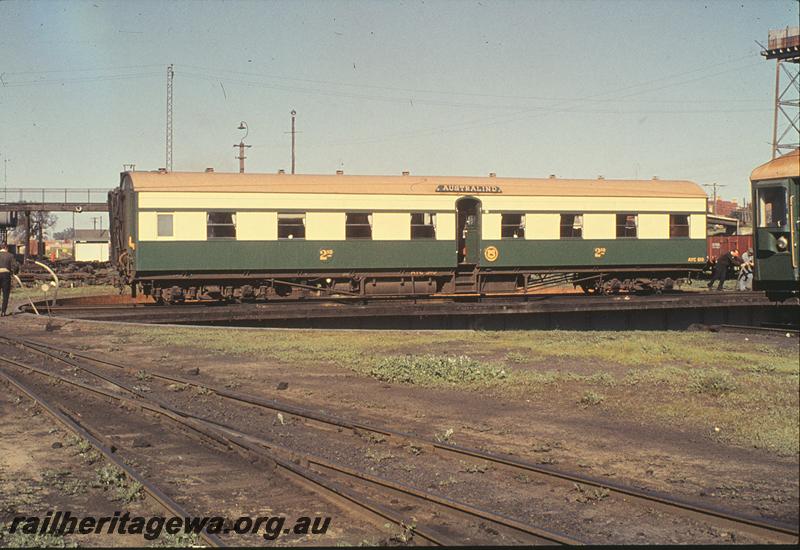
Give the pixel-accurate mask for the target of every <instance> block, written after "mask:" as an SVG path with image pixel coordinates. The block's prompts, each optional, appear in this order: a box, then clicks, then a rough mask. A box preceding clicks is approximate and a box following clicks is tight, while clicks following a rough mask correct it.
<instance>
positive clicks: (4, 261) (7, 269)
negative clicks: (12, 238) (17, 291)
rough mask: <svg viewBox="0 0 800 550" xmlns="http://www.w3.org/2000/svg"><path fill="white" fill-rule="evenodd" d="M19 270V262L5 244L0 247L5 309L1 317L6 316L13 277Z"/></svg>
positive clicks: (1, 279) (1, 284)
mask: <svg viewBox="0 0 800 550" xmlns="http://www.w3.org/2000/svg"><path fill="white" fill-rule="evenodd" d="M18 270H19V266H18V265H17V261H16V260H15V259H14V256H13V255H12V254H11V253H10V252H9V251H8V248H7V247H6V245H5V244H2V245H0V291H2V293H3V307H2V309H0V316H2V317H5V316H6V309H8V298H9V295H10V294H11V276H12V274H14V273H16V272H17V271H18Z"/></svg>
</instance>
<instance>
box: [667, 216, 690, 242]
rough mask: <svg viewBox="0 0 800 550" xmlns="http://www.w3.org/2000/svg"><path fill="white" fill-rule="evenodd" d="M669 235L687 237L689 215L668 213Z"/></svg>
mask: <svg viewBox="0 0 800 550" xmlns="http://www.w3.org/2000/svg"><path fill="white" fill-rule="evenodd" d="M669 236H670V238H672V237H688V236H689V215H688V214H670V215H669Z"/></svg>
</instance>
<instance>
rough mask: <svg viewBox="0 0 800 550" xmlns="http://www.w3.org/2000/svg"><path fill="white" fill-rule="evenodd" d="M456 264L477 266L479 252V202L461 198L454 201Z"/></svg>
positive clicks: (470, 198) (473, 199)
mask: <svg viewBox="0 0 800 550" xmlns="http://www.w3.org/2000/svg"><path fill="white" fill-rule="evenodd" d="M456 243H457V245H458V264H459V265H468V264H473V265H474V264H477V263H478V259H479V258H480V252H481V201H479V200H478V199H476V198H474V197H462V198H460V199H458V200H457V201H456Z"/></svg>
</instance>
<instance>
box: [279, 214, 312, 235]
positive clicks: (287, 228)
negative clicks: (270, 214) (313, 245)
mask: <svg viewBox="0 0 800 550" xmlns="http://www.w3.org/2000/svg"><path fill="white" fill-rule="evenodd" d="M278 238H279V239H305V238H306V215H305V213H296V212H291V213H282V212H278Z"/></svg>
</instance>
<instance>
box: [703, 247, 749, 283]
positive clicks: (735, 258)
mask: <svg viewBox="0 0 800 550" xmlns="http://www.w3.org/2000/svg"><path fill="white" fill-rule="evenodd" d="M732 265H742V258H740V257H739V250H738V249H736V248H734V249H733V250H731V251H730V252H726V253H725V254H723V255H722V256H720V257H719V258H717V264H716V265H715V266H714V275H713V276H712V277H711V282H710V283H708V289H709V290H711V288H712V287H713V286H714V281H719V285H718V286H717V290H722V285H724V284H725V279H726V278H727V277H728V270H729V269H730V267H731V266H732Z"/></svg>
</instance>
